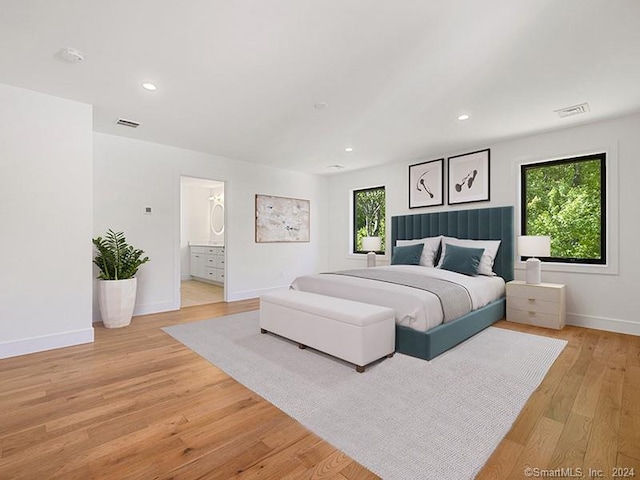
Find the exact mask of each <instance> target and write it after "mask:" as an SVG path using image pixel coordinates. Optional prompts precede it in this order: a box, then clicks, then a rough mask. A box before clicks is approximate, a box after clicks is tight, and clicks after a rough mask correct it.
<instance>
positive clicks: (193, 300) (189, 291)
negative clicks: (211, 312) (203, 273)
mask: <svg viewBox="0 0 640 480" xmlns="http://www.w3.org/2000/svg"><path fill="white" fill-rule="evenodd" d="M180 299H181V300H180V306H181V307H192V306H194V305H204V304H207V303H218V302H224V288H222V287H219V286H217V285H211V284H210V283H205V282H198V281H197V280H184V281H183V282H182V283H181V284H180Z"/></svg>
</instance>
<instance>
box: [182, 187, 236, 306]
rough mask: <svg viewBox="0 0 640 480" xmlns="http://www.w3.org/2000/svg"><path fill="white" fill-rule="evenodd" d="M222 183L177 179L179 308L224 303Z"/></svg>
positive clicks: (224, 258) (224, 265) (224, 260)
mask: <svg viewBox="0 0 640 480" xmlns="http://www.w3.org/2000/svg"><path fill="white" fill-rule="evenodd" d="M224 187H225V184H224V182H222V181H217V180H208V179H203V178H194V177H186V176H181V177H180V307H181V308H183V307H190V306H194V305H204V304H208V303H217V302H224V299H225V278H226V244H225V239H226V233H225V220H226V218H225V201H224V193H225V192H224Z"/></svg>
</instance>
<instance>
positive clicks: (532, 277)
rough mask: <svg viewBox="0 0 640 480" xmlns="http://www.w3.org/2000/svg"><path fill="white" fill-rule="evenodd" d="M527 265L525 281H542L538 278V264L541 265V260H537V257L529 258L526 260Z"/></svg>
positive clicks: (539, 273)
mask: <svg viewBox="0 0 640 480" xmlns="http://www.w3.org/2000/svg"><path fill="white" fill-rule="evenodd" d="M525 263H526V265H527V276H526V282H527V283H542V281H541V280H540V278H541V276H542V275H541V272H540V270H541V269H540V265H542V262H541V261H540V260H538V259H537V258H529V259H528V260H527V261H526V262H525Z"/></svg>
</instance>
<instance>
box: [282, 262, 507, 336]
mask: <svg viewBox="0 0 640 480" xmlns="http://www.w3.org/2000/svg"><path fill="white" fill-rule="evenodd" d="M376 268H384V269H392V270H395V271H409V272H412V273H416V274H420V275H426V276H431V277H435V278H441V279H443V280H449V281H452V282H456V283H458V284H460V285H462V286H464V287H465V288H466V289H467V290H468V291H469V294H470V296H471V305H472V310H476V309H478V308H481V307H483V306H485V305H487V304H489V303H491V302H493V301H494V300H497V299H499V298H501V297H503V296H504V292H505V283H504V280H503V279H502V278H501V277H488V276H484V275H478V276H477V277H470V276H467V275H461V274H459V273H455V272H450V271H448V270H442V269H440V268H429V267H423V266H419V265H390V266H385V267H376ZM292 288H294V289H296V290H303V291H306V292H313V293H318V294H321V295H327V296H329V297H339V298H346V299H348V300H354V301H357V302H362V303H370V304H373V305H380V306H383V307H390V308H393V309H394V310H395V311H396V323H398V324H399V325H404V326H407V327H410V328H413V329H415V330H419V331H423V332H424V331H427V330H429V329H431V328H433V327H435V326H438V325H440V324H441V323H442V320H443V315H442V307H441V305H440V300H439V299H438V297H437V296H435V295H434V294H432V293H430V292H427V291H425V290H420V289H417V288H412V287H405V286H403V285H396V284H391V283H384V282H379V281H377V280H369V279H366V278H358V277H350V276H346V275H332V274H330V273H323V274H317V275H305V276H302V277H298V278H296V279H295V280H294V281H293V283H292Z"/></svg>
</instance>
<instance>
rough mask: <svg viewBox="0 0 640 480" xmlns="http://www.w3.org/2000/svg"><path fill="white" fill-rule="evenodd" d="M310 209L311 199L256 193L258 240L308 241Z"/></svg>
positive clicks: (265, 241) (266, 241)
mask: <svg viewBox="0 0 640 480" xmlns="http://www.w3.org/2000/svg"><path fill="white" fill-rule="evenodd" d="M310 211H311V205H310V202H309V200H301V199H298V198H286V197H274V196H270V195H256V242H258V243H270V242H308V241H309V220H310Z"/></svg>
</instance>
